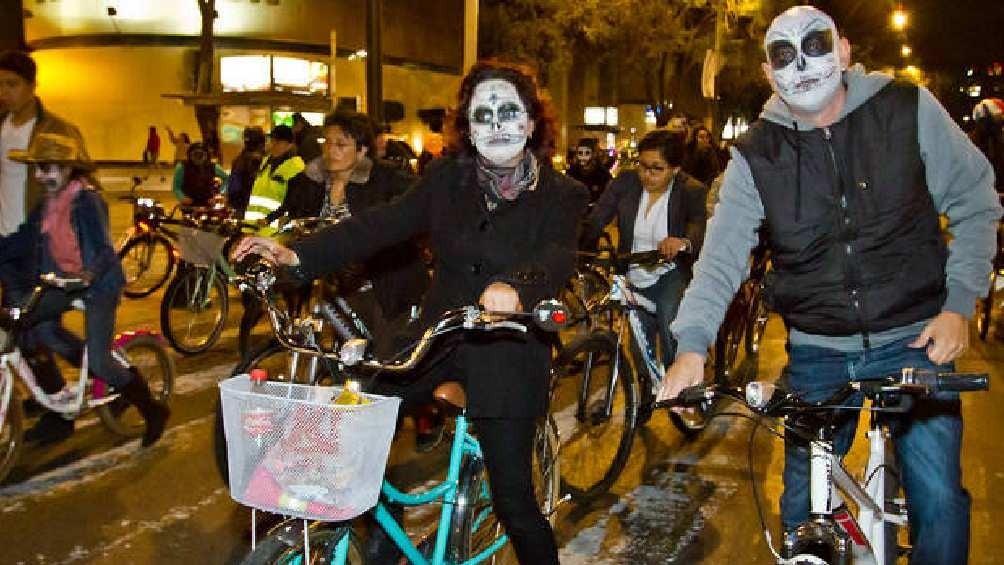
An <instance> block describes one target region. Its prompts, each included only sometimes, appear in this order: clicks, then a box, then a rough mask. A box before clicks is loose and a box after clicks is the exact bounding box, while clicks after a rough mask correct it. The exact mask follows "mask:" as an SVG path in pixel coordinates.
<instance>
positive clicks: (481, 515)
mask: <svg viewBox="0 0 1004 565" xmlns="http://www.w3.org/2000/svg"><path fill="white" fill-rule="evenodd" d="M557 441H558V436H557V429H556V427H555V424H554V421H553V420H551V419H550V418H549V417H548V418H544V419H543V420H542V421H541V422H540V424H539V425H538V426H537V433H536V435H535V437H534V446H533V462H532V465H533V486H534V494H535V495H536V497H537V504H538V505H539V506H540V510H541V513H542V514H544V516H545V518H547V519H548V520H549V521H550V522H552V523H553V519H554V518H553V516H554V514H553V511H554V509H555V507H556V506H557V503H558V494H559V489H560V476H559V475H560V473H559V472H558V471H559V469H558V465H559V462H558V459H557V458H556V457H557V453H558V444H557ZM488 480H490V479H489V478H488V476H487V471H486V470H485V467H484V461H483V459H482V458H480V457H477V456H473V455H467V456H465V458H464V460H463V462H461V465H460V474H459V479H458V481H457V485H458V486H457V500H458V501H465V502H467V503H466V504H464V503H458V504H457V506H456V508H455V510H454V512H453V516H452V517H451V520H450V533H449V537H448V541H447V551H446V558H447V562H449V563H462V562H466V561H468V560H470V559H473V558H474V557H476V556H477V555H478V554H480V553H482V552H483V551H484V550H486V549H487V548H489V547H490V546H491V545H492V544H493V543H495V542H496V541H497V540H498V538H499V536H501V535H502V534H503V533H504V530H503V528H502V525H501V524H500V523H499V522H498V520H497V518H496V516H495V514H494V513H493V512H492V511H491V496H490V489H489V488H488V483H487V481H488ZM471 502H473V504H472V503H471ZM484 562H485V563H491V564H512V565H518V560H517V558H516V554H515V551H514V550H513V549H512V544H511V543H506V544H505V545H503V546H502V547H501V548H500V549H499V550H498V551H496V552H494V553H492V554H491V556H489V557H488V558H487V559H485V561H484Z"/></svg>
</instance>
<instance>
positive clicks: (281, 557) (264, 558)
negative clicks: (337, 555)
mask: <svg viewBox="0 0 1004 565" xmlns="http://www.w3.org/2000/svg"><path fill="white" fill-rule="evenodd" d="M294 525H299V527H298V528H297V527H294ZM309 527H310V532H309V533H308V537H309V540H310V563H309V564H305V563H304V559H303V520H299V519H295V520H288V521H286V522H284V523H283V524H280V525H279V526H276V527H275V528H273V530H272V531H271V532H269V534H268V535H267V536H265V537H264V538H262V539H261V540H260V541H258V543H257V545H256V546H255V548H254V550H253V551H251V552H250V553H248V554H247V555H246V556H245V557H244V559H243V560H242V561H241V564H242V565H273V564H281V565H291V564H293V563H297V564H300V565H313V564H316V563H334V561H333V560H332V557H333V554H334V551H335V546H336V545H337V544H338V542H340V541H341V540H342V538H343V537H345V536H346V535H348V536H349V555H348V559H347V560H346V561H345V563H348V564H352V565H363V564H364V563H365V560H364V559H363V550H362V547H361V546H360V544H359V538H358V537H357V536H356V535H355V534H354V533H353V532H352V529H351V528H349V527H348V526H339V525H332V524H325V523H322V522H313V523H311V524H310V526H309Z"/></svg>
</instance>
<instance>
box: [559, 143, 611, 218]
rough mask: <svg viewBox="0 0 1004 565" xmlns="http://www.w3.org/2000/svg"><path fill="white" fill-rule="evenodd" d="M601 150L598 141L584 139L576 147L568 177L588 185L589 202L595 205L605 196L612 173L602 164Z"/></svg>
mask: <svg viewBox="0 0 1004 565" xmlns="http://www.w3.org/2000/svg"><path fill="white" fill-rule="evenodd" d="M598 149H599V148H598V147H597V146H596V139H594V138H591V137H584V138H582V139H580V140H579V143H578V145H577V146H576V147H575V161H574V162H573V163H572V166H570V167H569V168H568V172H567V174H568V176H570V177H572V178H573V179H575V180H577V181H579V182H581V183H582V184H584V185H586V188H588V189H589V202H590V203H595V202H596V201H597V200H599V198H600V195H601V194H603V189H605V188H606V187H607V185H608V184H610V179H611V178H612V177H611V176H610V171H608V170H607V168H606V167H604V166H603V165H602V164H601V163H600V153H599V150H598Z"/></svg>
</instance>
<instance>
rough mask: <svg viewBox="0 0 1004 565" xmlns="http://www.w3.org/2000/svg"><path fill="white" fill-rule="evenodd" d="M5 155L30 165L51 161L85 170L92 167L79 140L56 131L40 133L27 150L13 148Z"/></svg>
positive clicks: (92, 164) (12, 159)
mask: <svg viewBox="0 0 1004 565" xmlns="http://www.w3.org/2000/svg"><path fill="white" fill-rule="evenodd" d="M7 157H8V158H9V159H10V160H11V161H18V162H20V163H27V164H32V165H33V164H37V163H52V164H55V165H68V166H71V167H74V168H77V169H85V170H91V169H93V168H94V163H93V162H92V161H91V160H90V159H89V158H88V157H87V155H86V154H84V151H83V148H82V147H81V144H80V141H79V140H77V139H76V138H74V137H70V136H68V135H62V134H58V133H40V134H38V135H37V136H35V139H33V140H31V145H29V146H28V149H27V150H20V149H13V150H11V151H10V152H9V153H7Z"/></svg>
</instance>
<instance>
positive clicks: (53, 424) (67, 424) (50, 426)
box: [24, 411, 73, 444]
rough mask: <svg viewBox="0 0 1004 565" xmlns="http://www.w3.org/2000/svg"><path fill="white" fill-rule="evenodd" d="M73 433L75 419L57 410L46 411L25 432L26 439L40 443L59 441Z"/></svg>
mask: <svg viewBox="0 0 1004 565" xmlns="http://www.w3.org/2000/svg"><path fill="white" fill-rule="evenodd" d="M71 435H73V420H67V419H66V418H63V417H62V416H60V415H59V414H57V413H55V412H48V411H47V412H45V413H43V414H42V417H41V418H39V419H38V422H36V423H35V425H34V426H32V427H31V429H29V430H27V431H25V432H24V440H25V441H29V442H38V443H40V444H48V443H57V442H60V441H63V440H64V439H66V438H68V437H70V436H71Z"/></svg>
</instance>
